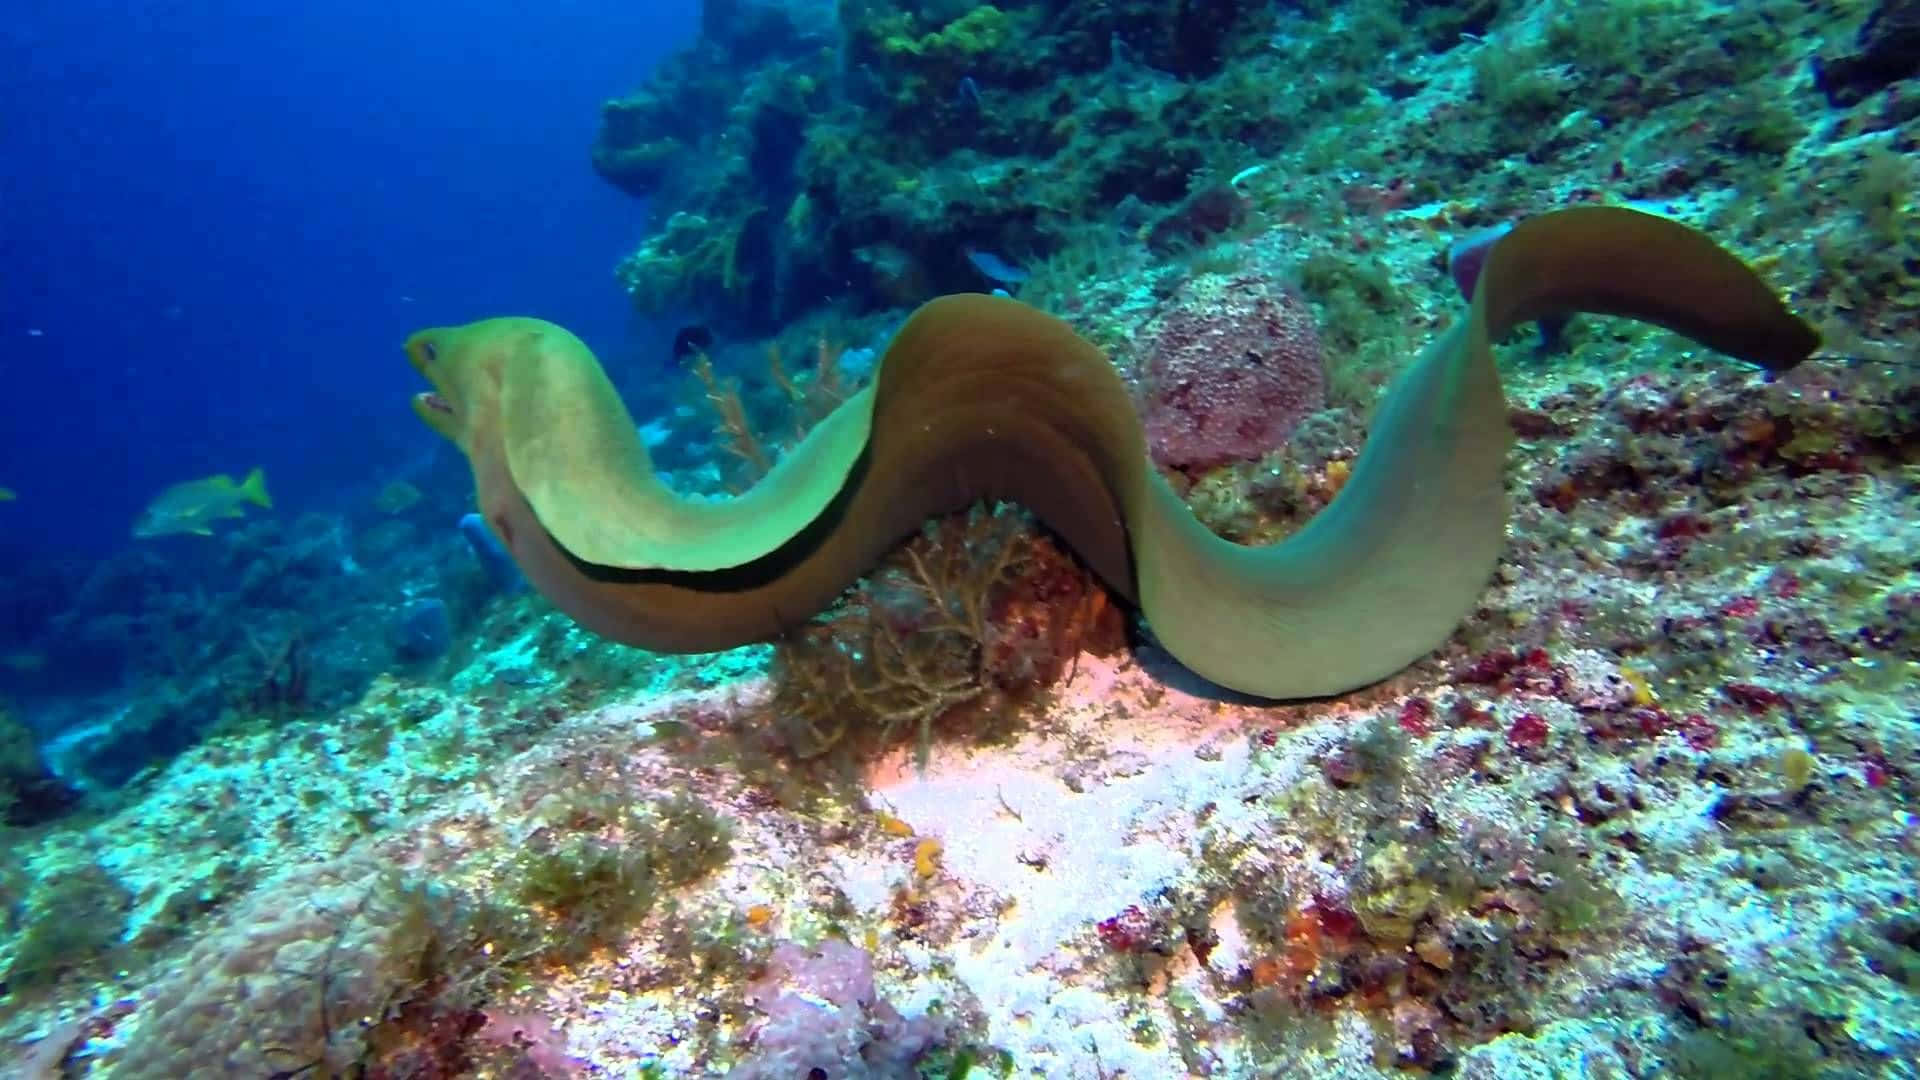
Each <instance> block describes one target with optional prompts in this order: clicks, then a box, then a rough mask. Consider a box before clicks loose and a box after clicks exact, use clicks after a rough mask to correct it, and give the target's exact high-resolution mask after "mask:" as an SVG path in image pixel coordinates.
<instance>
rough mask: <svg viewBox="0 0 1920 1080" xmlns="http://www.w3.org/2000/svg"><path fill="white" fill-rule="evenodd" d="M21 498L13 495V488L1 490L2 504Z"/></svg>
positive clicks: (0, 499)
mask: <svg viewBox="0 0 1920 1080" xmlns="http://www.w3.org/2000/svg"><path fill="white" fill-rule="evenodd" d="M19 497H20V496H18V495H15V494H14V493H13V489H12V488H0V502H12V501H13V500H15V499H17V498H19Z"/></svg>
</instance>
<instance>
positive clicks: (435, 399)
mask: <svg viewBox="0 0 1920 1080" xmlns="http://www.w3.org/2000/svg"><path fill="white" fill-rule="evenodd" d="M440 334H441V331H439V330H422V331H420V332H419V333H417V334H414V335H413V336H412V337H409V338H408V339H407V359H408V360H409V361H411V362H412V364H413V366H414V370H416V371H418V372H420V374H422V375H425V376H426V377H427V381H428V382H429V383H432V384H433V389H432V390H430V391H426V392H423V393H419V394H415V395H413V411H414V413H415V415H417V416H419V417H420V419H421V420H423V421H425V422H426V425H427V426H428V427H430V428H432V429H433V430H435V431H437V432H439V433H440V434H441V435H444V436H446V437H447V438H448V439H450V440H452V441H453V443H454V444H455V445H456V446H459V447H460V449H462V450H465V449H467V444H466V442H465V441H464V440H463V439H462V438H461V436H460V432H459V427H460V410H459V408H458V407H457V406H456V405H455V404H454V397H455V393H456V392H455V391H454V389H453V388H452V386H451V385H450V384H449V383H448V382H447V380H445V379H444V378H442V376H441V374H440V372H439V371H438V370H436V369H437V367H438V365H439V362H440V345H439V341H438V338H439V336H440Z"/></svg>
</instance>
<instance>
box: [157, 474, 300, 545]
mask: <svg viewBox="0 0 1920 1080" xmlns="http://www.w3.org/2000/svg"><path fill="white" fill-rule="evenodd" d="M247 503H253V504H254V505H255V506H265V507H271V506H273V500H272V499H271V498H269V497H268V496H267V476H266V473H265V472H263V471H261V470H259V469H255V470H253V471H252V472H250V473H248V474H247V478H246V479H245V480H243V481H241V482H240V483H238V484H236V483H234V482H233V477H231V476H228V475H227V474H226V473H221V474H220V475H218V476H209V477H207V478H206V479H204V480H189V481H187V482H186V483H183V484H175V485H173V486H172V487H170V488H168V489H166V490H165V491H162V492H161V493H160V494H158V495H155V496H154V497H153V501H152V502H151V503H148V504H147V508H146V510H144V511H142V512H141V514H140V520H138V521H136V522H134V523H133V535H134V536H136V537H138V538H140V539H146V538H149V537H154V536H173V535H176V534H179V533H192V534H193V535H195V536H212V535H213V523H214V522H215V521H218V520H219V519H221V518H236V517H245V516H246V513H247V511H246V504H247Z"/></svg>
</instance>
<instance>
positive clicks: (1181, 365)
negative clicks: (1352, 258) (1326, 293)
mask: <svg viewBox="0 0 1920 1080" xmlns="http://www.w3.org/2000/svg"><path fill="white" fill-rule="evenodd" d="M1139 355H1140V357H1141V358H1142V359H1141V364H1140V368H1139V371H1140V384H1139V385H1140V393H1141V412H1142V414H1143V420H1144V421H1145V424H1146V431H1147V446H1148V450H1149V452H1150V453H1151V454H1152V456H1153V460H1154V461H1155V462H1157V463H1159V464H1161V465H1168V466H1172V467H1174V468H1182V469H1205V468H1211V467H1213V466H1216V465H1223V464H1226V463H1228V462H1231V461H1247V460H1253V459H1256V458H1259V457H1260V456H1262V455H1263V454H1266V453H1268V452H1269V451H1272V450H1275V449H1277V448H1279V447H1280V446H1282V445H1283V444H1285V443H1286V441H1287V437H1288V436H1289V435H1290V434H1292V433H1293V429H1294V427H1295V426H1296V425H1298V424H1299V423H1300V421H1301V420H1302V419H1304V418H1305V417H1306V416H1307V415H1308V414H1309V413H1312V412H1315V411H1317V410H1319V409H1320V408H1322V407H1323V406H1324V405H1325V404H1326V396H1327V380H1326V372H1325V370H1324V369H1323V368H1322V366H1321V355H1320V335H1319V333H1318V332H1317V331H1316V330H1315V329H1314V323H1313V312H1312V311H1311V310H1310V309H1309V308H1308V307H1307V303H1306V301H1305V300H1304V299H1302V298H1301V297H1300V296H1299V295H1298V294H1297V293H1294V292H1291V291H1289V290H1287V289H1285V288H1283V287H1281V286H1278V285H1274V284H1272V283H1270V282H1268V281H1266V280H1264V279H1261V278H1256V277H1237V278H1221V277H1211V278H1200V279H1197V280H1194V281H1189V282H1187V283H1186V284H1185V285H1183V286H1181V288H1180V290H1179V292H1177V293H1175V294H1174V296H1173V298H1172V300H1171V301H1170V302H1169V305H1168V307H1167V310H1166V311H1164V312H1163V313H1162V314H1160V315H1159V316H1157V317H1155V318H1154V320H1153V321H1152V322H1151V323H1149V324H1148V326H1147V328H1146V330H1145V333H1144V334H1143V339H1142V348H1141V351H1140V353H1139Z"/></svg>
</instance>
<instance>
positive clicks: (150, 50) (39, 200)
mask: <svg viewBox="0 0 1920 1080" xmlns="http://www.w3.org/2000/svg"><path fill="white" fill-rule="evenodd" d="M491 2H492V3H493V4H496V5H498V7H497V10H489V9H488V4H487V3H486V2H484V0H483V2H481V3H477V4H476V3H457V4H456V3H452V2H449V0H428V2H419V0H416V2H411V3H395V2H393V0H385V2H379V3H374V2H370V0H333V2H330V3H327V4H315V5H310V7H311V10H280V11H273V12H271V13H265V14H263V13H260V12H259V10H257V9H259V8H264V7H268V6H272V7H285V8H289V9H292V8H307V7H309V5H268V4H266V3H265V2H264V0H254V2H253V3H251V4H239V3H234V2H232V0H211V2H210V0H195V2H192V3H183V2H177V0H175V2H168V0H160V2H158V3H154V4H148V5H140V8H141V10H139V11H137V12H132V13H130V10H129V7H127V6H123V5H119V4H108V3H104V2H102V0H29V2H28V3H26V4H23V5H10V8H9V11H8V13H7V16H6V19H5V20H4V24H3V25H0V101H4V102H5V105H4V110H5V111H4V114H3V116H0V154H3V155H4V161H5V170H4V176H3V178H0V185H3V186H0V255H3V256H4V259H5V266H4V269H3V270H0V376H4V380H5V381H4V387H5V389H4V392H3V394H0V417H4V420H0V486H3V487H11V488H13V489H15V490H16V491H17V492H18V493H19V495H20V499H19V501H18V502H14V503H0V558H5V559H6V560H7V562H8V563H9V564H10V565H12V566H18V565H20V563H21V562H22V561H24V560H28V559H32V558H36V557H40V556H45V555H49V554H56V555H58V554H64V555H68V556H71V555H74V554H79V555H90V554H97V553H102V552H106V551H110V550H112V549H113V548H114V547H117V546H118V545H120V544H123V543H126V542H127V536H128V529H129V527H130V525H131V522H132V520H133V518H134V516H135V514H136V513H137V512H138V511H139V509H140V508H141V507H142V506H143V505H145V503H146V502H147V500H148V499H149V498H150V497H151V496H152V495H153V494H154V492H156V491H157V490H158V489H160V488H161V487H162V486H164V485H166V484H169V483H172V482H175V481H179V480H185V479H191V478H195V477H199V476H204V475H207V474H210V473H214V472H232V473H234V474H235V475H236V476H238V475H239V474H241V473H243V472H244V471H245V470H247V469H248V468H250V467H252V466H254V465H264V466H265V467H266V469H267V473H268V477H269V482H270V483H269V486H270V487H271V488H272V490H273V493H274V496H275V499H276V501H277V503H278V505H279V507H280V508H281V509H283V510H291V511H297V510H298V509H299V508H301V507H302V506H327V505H329V504H330V502H332V501H337V500H338V499H339V498H340V496H341V494H342V493H343V492H344V491H346V490H348V489H349V488H355V487H360V486H363V485H366V484H368V483H370V482H375V483H377V482H378V481H379V479H380V477H381V475H382V473H383V472H385V473H389V474H391V473H393V472H395V471H397V469H398V467H399V466H400V465H401V464H402V463H404V462H405V461H406V460H407V459H409V458H410V457H417V456H418V455H420V454H422V453H425V452H427V451H428V449H429V448H430V447H431V445H432V443H433V441H434V439H435V437H434V436H432V435H431V434H430V433H428V432H427V431H426V429H425V428H424V427H423V426H422V425H420V424H419V423H418V422H417V421H416V420H415V419H414V418H413V417H412V414H411V411H410V410H409V408H408V405H407V399H408V397H409V396H410V395H411V394H412V393H413V392H414V391H415V390H418V389H422V388H423V386H422V384H421V383H420V382H419V380H418V378H417V376H416V375H415V374H414V372H413V371H412V370H411V369H410V368H408V367H407V365H406V363H405V360H404V358H403V357H402V355H401V353H400V351H399V343H400V342H401V340H402V339H403V338H404V337H405V336H406V334H407V333H409V332H410V331H412V330H413V329H415V328H417V327H420V326H425V325H433V324H440V323H454V322H464V321H467V320H469V319H473V318H479V317H483V316H487V315H497V314H528V315H540V316H543V317H546V318H551V319H554V320H556V321H559V322H562V323H565V324H567V325H568V326H570V327H571V328H573V329H574V330H575V331H576V332H578V333H580V334H581V336H582V337H584V338H585V339H586V340H587V341H588V342H589V343H590V344H593V345H594V346H595V347H596V348H598V349H601V350H602V353H603V356H618V355H620V354H621V353H622V352H626V353H628V354H632V353H634V352H635V351H636V349H635V347H634V346H633V345H631V344H629V343H628V342H627V340H626V339H627V338H628V336H629V334H630V333H631V332H632V331H631V327H630V326H629V316H628V314H627V308H626V304H625V301H624V298H623V297H622V296H621V294H620V292H619V290H618V288H617V287H616V285H615V283H614V281H613V279H612V277H611V271H612V267H613V264H614V262H615V260H616V259H617V258H618V256H619V255H620V253H621V252H622V251H623V250H624V249H626V248H630V247H631V246H632V245H633V243H634V241H635V240H636V239H637V237H638V235H639V229H640V224H641V207H640V206H639V205H638V204H637V203H635V202H634V201H633V200H631V199H629V198H627V197H625V196H623V195H620V194H619V193H617V192H615V191H614V190H613V189H612V188H611V187H609V186H607V185H606V184H605V183H604V182H602V181H601V180H599V179H598V178H597V177H596V176H595V175H594V174H593V172H592V170H591V168H590V167H589V165H588V151H589V147H590V145H591V143H592V140H593V135H594V131H595V127H596V124H597V122H598V107H599V104H600V102H601V101H603V100H605V99H606V98H609V97H613V96H616V95H619V94H622V93H625V92H627V91H628V90H630V89H632V88H633V87H635V86H636V85H638V84H639V82H640V81H641V80H642V79H643V78H644V76H645V75H646V73H647V72H648V71H649V70H650V69H651V68H652V66H653V65H654V64H655V63H656V62H657V61H658V60H659V59H660V58H661V57H662V56H663V55H664V54H665V53H666V52H668V51H670V50H671V49H674V48H677V47H678V46H680V45H682V44H684V43H685V42H686V41H687V40H689V39H690V38H691V36H692V34H693V32H694V27H695V23H696V19H697V7H698V3H697V0H667V2H662V0H646V2H641V0H548V2H546V3H542V4H518V3H514V4H508V3H505V2H504V0H491ZM476 9H477V10H476ZM30 331H38V332H39V333H38V336H35V335H34V334H33V333H30Z"/></svg>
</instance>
